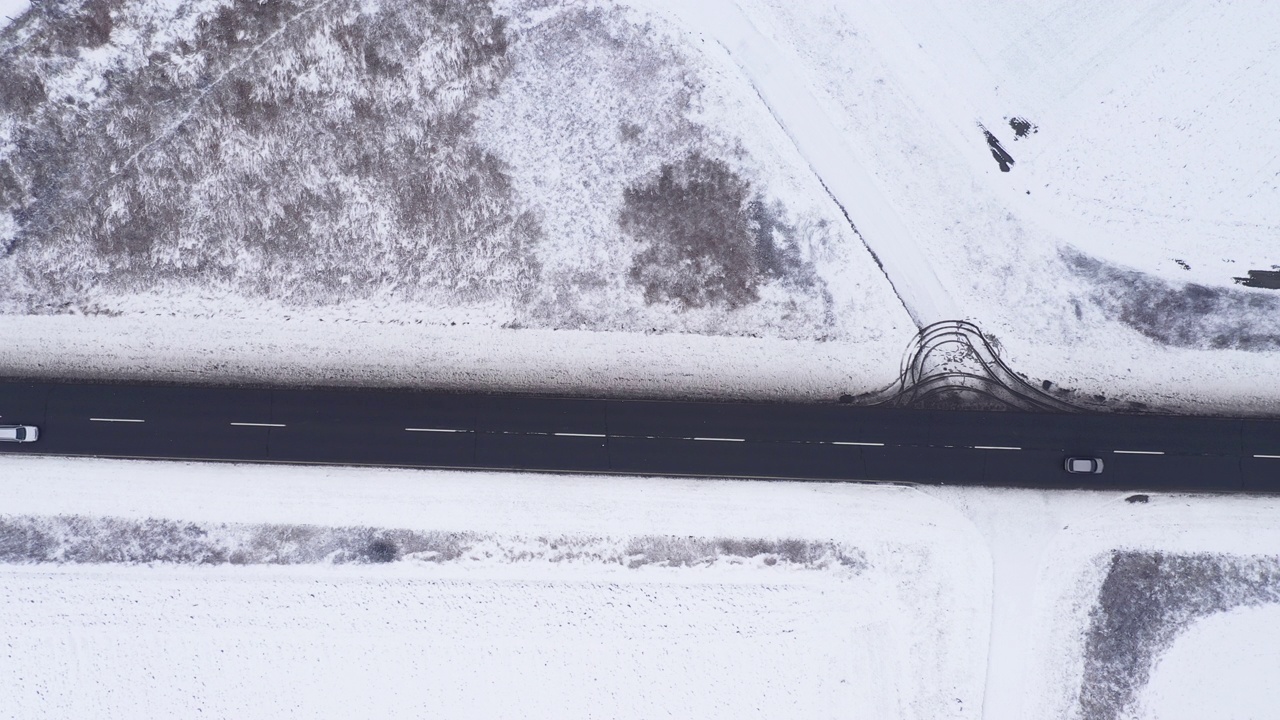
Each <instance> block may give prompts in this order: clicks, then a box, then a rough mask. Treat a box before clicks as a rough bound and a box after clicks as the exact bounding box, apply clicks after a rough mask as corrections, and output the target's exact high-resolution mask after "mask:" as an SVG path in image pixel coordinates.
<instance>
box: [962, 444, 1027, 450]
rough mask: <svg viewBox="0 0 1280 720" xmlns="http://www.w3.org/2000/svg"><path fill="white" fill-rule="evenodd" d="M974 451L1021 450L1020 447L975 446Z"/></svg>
mask: <svg viewBox="0 0 1280 720" xmlns="http://www.w3.org/2000/svg"><path fill="white" fill-rule="evenodd" d="M973 449H974V450H1021V449H1022V448H1020V447H1010V446H1008V445H974V446H973Z"/></svg>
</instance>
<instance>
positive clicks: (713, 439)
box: [694, 437, 747, 442]
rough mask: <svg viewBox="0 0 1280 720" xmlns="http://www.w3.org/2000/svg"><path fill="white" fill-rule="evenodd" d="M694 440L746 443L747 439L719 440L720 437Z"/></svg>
mask: <svg viewBox="0 0 1280 720" xmlns="http://www.w3.org/2000/svg"><path fill="white" fill-rule="evenodd" d="M694 440H702V441H705V442H746V441H747V440H746V438H718V437H696V438H694Z"/></svg>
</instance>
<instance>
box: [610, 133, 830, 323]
mask: <svg viewBox="0 0 1280 720" xmlns="http://www.w3.org/2000/svg"><path fill="white" fill-rule="evenodd" d="M781 217H782V208H781V207H780V206H778V205H769V204H767V203H766V202H765V201H764V200H763V199H761V198H759V197H758V196H754V195H753V193H752V189H751V185H750V183H748V182H747V181H746V180H744V179H743V178H741V177H740V176H739V175H738V174H737V173H735V172H734V171H733V169H732V168H730V167H729V165H728V164H727V163H725V162H723V161H721V160H717V159H713V158H708V157H705V156H703V155H702V154H701V153H698V152H692V153H690V154H689V155H688V156H686V157H685V158H684V159H683V160H682V161H680V162H678V163H668V164H664V165H663V166H662V168H661V170H660V171H659V172H658V175H657V177H655V178H652V179H650V180H648V181H645V182H642V183H639V184H636V185H633V186H631V187H629V188H627V189H626V190H625V191H624V194H623V208H622V211H621V213H620V215H619V218H618V224H619V226H620V227H621V228H622V230H623V231H624V232H625V233H626V234H627V235H628V236H630V237H631V238H633V239H634V240H636V241H638V242H639V243H640V245H641V248H642V249H641V250H640V252H639V253H637V254H636V256H635V257H634V258H633V261H632V265H631V270H630V277H631V280H632V281H633V282H635V283H637V284H638V285H639V286H640V287H641V288H642V289H643V290H644V297H645V301H646V302H648V303H659V302H670V303H674V304H675V305H677V306H678V307H680V308H681V309H684V310H688V309H691V308H701V307H707V306H724V307H728V308H737V307H742V306H744V305H748V304H750V303H753V302H755V301H756V300H758V299H759V297H760V296H759V289H760V286H761V284H762V283H765V282H769V281H772V280H776V281H780V282H784V283H788V284H791V285H793V286H796V287H802V288H811V287H813V286H814V284H815V276H814V273H813V269H812V267H811V266H810V265H809V264H807V263H805V262H804V260H803V259H802V258H801V256H800V250H799V247H798V245H797V243H796V239H795V232H794V229H793V228H791V227H789V226H788V225H786V224H785V223H784V222H783V221H782V220H781Z"/></svg>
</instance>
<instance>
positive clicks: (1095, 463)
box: [1065, 457, 1102, 475]
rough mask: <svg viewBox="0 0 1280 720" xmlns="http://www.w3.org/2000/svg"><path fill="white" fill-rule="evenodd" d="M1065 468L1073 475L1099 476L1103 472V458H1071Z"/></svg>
mask: <svg viewBox="0 0 1280 720" xmlns="http://www.w3.org/2000/svg"><path fill="white" fill-rule="evenodd" d="M1065 468H1066V470H1067V472H1069V473H1071V474H1073V475H1097V474H1098V473H1101V472H1102V458H1091V457H1069V458H1067V462H1066V463H1065Z"/></svg>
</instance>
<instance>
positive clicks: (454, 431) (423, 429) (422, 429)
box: [404, 428, 467, 433]
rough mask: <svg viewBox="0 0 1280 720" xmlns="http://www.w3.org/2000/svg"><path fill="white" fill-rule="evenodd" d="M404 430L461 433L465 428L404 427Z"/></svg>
mask: <svg viewBox="0 0 1280 720" xmlns="http://www.w3.org/2000/svg"><path fill="white" fill-rule="evenodd" d="M404 430H405V432H438V433H461V432H467V431H466V430H453V429H450V428H405V429H404Z"/></svg>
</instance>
